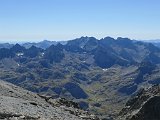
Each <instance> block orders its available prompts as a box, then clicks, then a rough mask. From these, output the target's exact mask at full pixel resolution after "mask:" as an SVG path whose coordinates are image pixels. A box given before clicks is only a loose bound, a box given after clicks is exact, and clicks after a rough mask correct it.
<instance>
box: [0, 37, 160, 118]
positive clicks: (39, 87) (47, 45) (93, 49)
mask: <svg viewBox="0 0 160 120" xmlns="http://www.w3.org/2000/svg"><path fill="white" fill-rule="evenodd" d="M29 46H31V47H29ZM0 71H1V72H0V79H2V80H4V81H7V82H11V83H13V84H15V85H18V86H21V87H23V88H25V89H27V90H30V91H32V92H36V93H38V94H40V95H50V96H56V97H64V98H66V99H69V100H74V101H75V102H77V103H78V104H79V106H80V107H81V108H82V109H84V110H88V111H90V112H92V113H95V114H97V115H98V116H99V117H101V118H107V119H112V118H116V116H117V115H118V113H119V112H120V111H121V110H122V108H123V107H124V106H125V104H126V102H127V100H128V99H129V98H130V97H131V96H133V95H134V94H135V93H136V92H137V91H139V90H140V89H141V88H146V87H150V86H152V85H154V84H159V83H160V48H159V47H156V46H155V45H153V44H152V43H147V42H143V41H133V40H130V39H129V38H121V37H119V38H117V39H114V38H111V37H106V38H103V39H100V40H98V39H96V38H94V37H81V38H77V39H74V40H70V41H67V42H58V43H57V42H49V41H43V42H40V43H26V44H23V45H19V44H15V45H13V46H11V47H9V48H6V47H5V48H1V49H0Z"/></svg>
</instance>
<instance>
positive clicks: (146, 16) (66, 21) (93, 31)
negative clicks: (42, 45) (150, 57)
mask: <svg viewBox="0 0 160 120" xmlns="http://www.w3.org/2000/svg"><path fill="white" fill-rule="evenodd" d="M81 36H94V37H97V38H103V37H105V36H111V37H115V38H116V37H119V36H121V37H129V38H131V39H159V38H160V0H0V42H8V41H9V42H15V41H16V42H23V41H41V40H43V39H48V40H68V39H73V38H77V37H81Z"/></svg>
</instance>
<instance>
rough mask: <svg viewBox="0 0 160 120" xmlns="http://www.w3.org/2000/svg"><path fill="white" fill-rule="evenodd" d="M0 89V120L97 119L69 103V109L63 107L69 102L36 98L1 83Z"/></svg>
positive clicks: (12, 86) (26, 92)
mask: <svg viewBox="0 0 160 120" xmlns="http://www.w3.org/2000/svg"><path fill="white" fill-rule="evenodd" d="M0 89H1V91H0V119H7V120H8V119H18V120H19V119H32V120H37V119H54V120H64V119H68V120H82V119H92V120H93V119H96V120H97V119H98V118H96V117H94V116H93V115H90V114H88V113H86V112H84V111H82V110H79V109H77V108H74V107H73V108H72V104H71V102H70V105H71V106H70V107H69V106H68V107H67V106H65V104H66V105H67V103H68V105H69V102H67V101H64V100H63V99H62V100H61V99H60V101H57V102H56V100H54V99H51V98H49V97H47V96H46V97H45V96H38V95H36V94H35V93H32V92H29V91H27V90H23V89H22V88H20V87H17V86H14V85H12V84H10V83H6V82H3V81H1V82H0ZM44 98H46V99H44ZM63 102H64V103H63ZM73 105H74V103H73ZM75 105H76V104H75Z"/></svg>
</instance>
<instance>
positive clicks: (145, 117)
mask: <svg viewBox="0 0 160 120" xmlns="http://www.w3.org/2000/svg"><path fill="white" fill-rule="evenodd" d="M120 116H121V117H119V118H118V120H160V86H159V85H154V86H153V87H150V88H148V89H141V90H140V91H139V92H138V93H137V95H135V96H134V97H132V98H131V99H130V100H129V101H128V102H127V103H126V107H125V108H124V109H122V111H121V112H120Z"/></svg>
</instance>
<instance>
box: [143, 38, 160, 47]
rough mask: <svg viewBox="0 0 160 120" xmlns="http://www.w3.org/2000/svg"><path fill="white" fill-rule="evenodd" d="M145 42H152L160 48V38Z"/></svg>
mask: <svg viewBox="0 0 160 120" xmlns="http://www.w3.org/2000/svg"><path fill="white" fill-rule="evenodd" d="M144 42H148V43H152V44H154V45H155V46H157V47H159V48H160V39H157V40H144Z"/></svg>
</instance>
